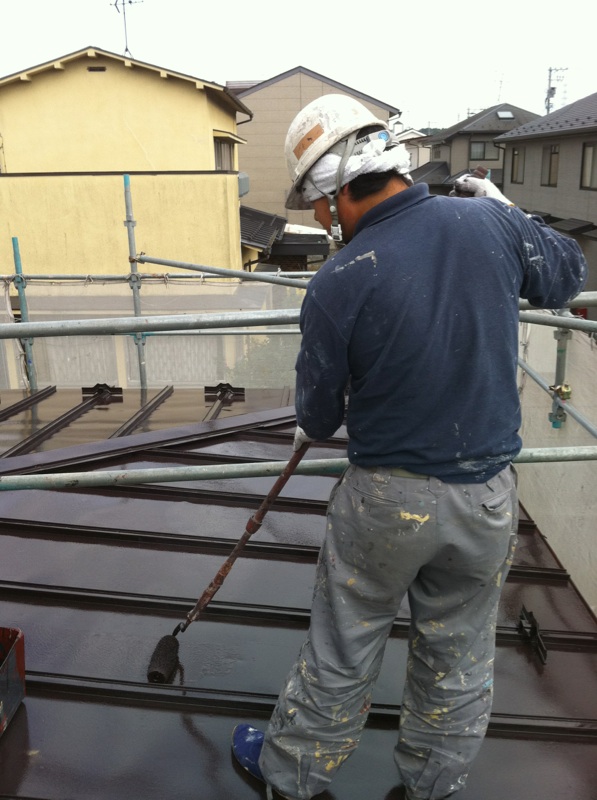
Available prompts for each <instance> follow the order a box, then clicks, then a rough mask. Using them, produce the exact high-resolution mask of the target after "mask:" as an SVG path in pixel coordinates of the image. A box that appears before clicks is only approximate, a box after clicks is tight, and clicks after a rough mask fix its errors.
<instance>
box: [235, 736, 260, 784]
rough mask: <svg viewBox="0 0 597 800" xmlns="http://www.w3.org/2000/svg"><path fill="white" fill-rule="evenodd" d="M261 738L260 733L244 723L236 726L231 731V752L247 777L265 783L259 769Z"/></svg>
mask: <svg viewBox="0 0 597 800" xmlns="http://www.w3.org/2000/svg"><path fill="white" fill-rule="evenodd" d="M263 736H264V735H263V733H262V731H259V730H257V728H253V726H252V725H247V723H246V722H243V723H241V724H240V725H237V726H236V728H235V729H234V730H233V731H232V752H233V753H234V757H235V758H236V760H237V761H238V763H239V764H240V765H241V767H243V768H244V769H246V770H247V772H248V773H249V775H252V776H253V777H254V778H257V780H260V781H263V783H265V778H264V777H263V773H262V772H261V770H260V768H259V756H260V755H261V748H262V747H263Z"/></svg>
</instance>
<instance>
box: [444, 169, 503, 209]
mask: <svg viewBox="0 0 597 800" xmlns="http://www.w3.org/2000/svg"><path fill="white" fill-rule="evenodd" d="M450 197H492V198H493V199H494V200H499V201H500V202H501V203H505V204H506V205H507V206H513V205H514V203H512V202H511V201H510V200H508V198H507V197H505V196H504V195H503V194H502V193H501V192H500V190H499V189H498V188H497V186H496V185H495V184H494V183H492V182H491V181H488V180H487V178H476V177H475V176H474V175H463V176H462V178H457V179H456V180H455V181H454V188H453V189H452V191H451V192H450Z"/></svg>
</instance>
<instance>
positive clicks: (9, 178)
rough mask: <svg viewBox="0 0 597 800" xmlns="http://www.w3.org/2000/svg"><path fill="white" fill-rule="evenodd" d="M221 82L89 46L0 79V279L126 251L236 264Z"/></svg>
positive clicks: (229, 110)
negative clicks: (129, 213) (130, 225)
mask: <svg viewBox="0 0 597 800" xmlns="http://www.w3.org/2000/svg"><path fill="white" fill-rule="evenodd" d="M237 114H238V115H239V120H240V121H242V120H243V118H244V119H250V116H251V112H250V111H249V109H248V108H247V107H246V106H245V105H244V103H243V102H242V101H241V100H239V99H238V98H236V97H235V96H234V95H233V94H231V93H230V92H229V91H228V90H227V89H226V88H225V87H222V86H219V85H217V84H214V83H210V82H206V81H203V80H200V79H198V78H195V77H191V76H188V75H183V74H179V73H176V72H172V71H169V70H166V69H162V68H160V67H157V66H153V65H150V64H146V63H142V62H139V61H135V60H134V59H132V58H127V57H124V56H119V55H116V54H114V53H110V52H107V51H104V50H101V49H98V48H95V47H89V48H85V49H83V50H80V51H77V52H75V53H71V54H69V55H66V56H63V57H61V58H58V59H56V60H54V61H51V62H47V63H44V64H41V65H38V66H35V67H32V68H30V69H27V70H25V71H22V72H19V73H16V74H13V75H9V76H7V77H4V78H0V273H3V274H7V273H11V272H12V271H13V269H14V264H13V252H12V244H11V240H12V237H18V240H19V247H20V251H21V257H22V261H23V272H24V273H25V274H29V275H33V274H42V273H43V274H60V275H63V274H123V273H126V272H128V270H129V264H128V244H127V232H126V230H125V228H124V227H123V220H124V218H125V205H124V189H123V175H124V174H128V175H130V181H131V190H132V200H133V210H134V217H135V220H136V222H137V226H136V228H135V237H136V245H137V251H138V252H145V253H147V254H148V255H153V256H155V257H162V258H168V259H173V260H177V261H189V262H194V263H200V264H205V265H210V266H219V267H231V268H234V269H240V268H241V265H242V259H241V243H240V217H239V179H238V156H237V152H236V150H237V144H238V143H240V142H242V141H243V140H242V139H241V138H240V137H239V136H238V135H237V121H236V120H237Z"/></svg>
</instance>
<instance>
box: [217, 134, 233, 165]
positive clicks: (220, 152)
mask: <svg viewBox="0 0 597 800" xmlns="http://www.w3.org/2000/svg"><path fill="white" fill-rule="evenodd" d="M234 147H235V143H234V142H233V141H232V140H231V139H229V138H228V137H225V136H214V161H215V169H216V172H234V171H235V169H234V157H235V152H234Z"/></svg>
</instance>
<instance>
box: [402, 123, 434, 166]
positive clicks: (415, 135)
mask: <svg viewBox="0 0 597 800" xmlns="http://www.w3.org/2000/svg"><path fill="white" fill-rule="evenodd" d="M394 137H395V138H396V139H397V140H398V141H399V142H402V144H403V145H404V146H405V147H406V150H407V152H408V154H409V156H410V169H411V173H412V170H415V169H418V168H419V167H422V166H423V165H424V164H428V163H429V160H430V158H431V155H430V151H429V148H427V147H424V146H423V142H424V141H425V140H426V139H427V136H426V135H425V134H424V133H421V131H417V130H415V128H407V129H406V130H401V131H396V130H394Z"/></svg>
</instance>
